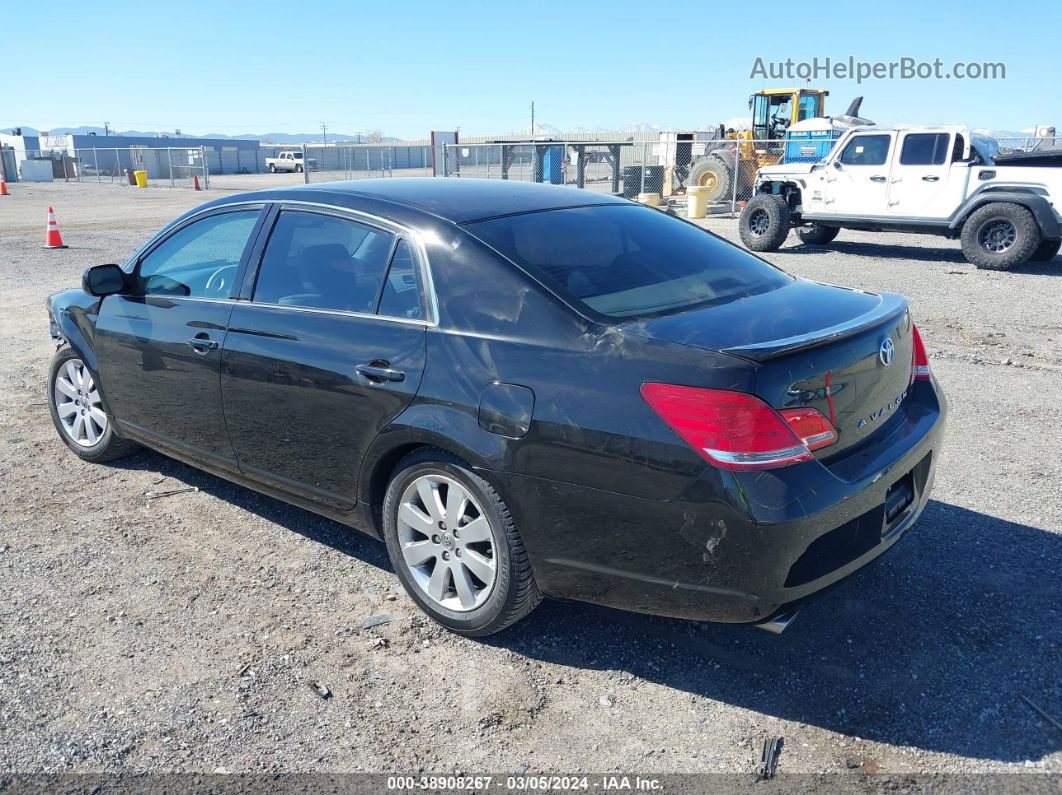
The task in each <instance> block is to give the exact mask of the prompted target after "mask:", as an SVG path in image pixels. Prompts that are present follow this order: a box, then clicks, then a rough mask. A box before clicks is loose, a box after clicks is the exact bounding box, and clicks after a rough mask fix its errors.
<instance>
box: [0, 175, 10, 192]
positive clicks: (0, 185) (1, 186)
mask: <svg viewBox="0 0 1062 795" xmlns="http://www.w3.org/2000/svg"><path fill="white" fill-rule="evenodd" d="M10 195H11V194H10V193H8V192H7V182H5V181H4V180H3V179H2V178H0V196H10Z"/></svg>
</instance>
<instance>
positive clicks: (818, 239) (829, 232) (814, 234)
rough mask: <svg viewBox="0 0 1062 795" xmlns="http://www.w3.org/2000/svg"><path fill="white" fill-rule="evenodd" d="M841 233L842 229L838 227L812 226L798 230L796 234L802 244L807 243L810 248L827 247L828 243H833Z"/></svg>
mask: <svg viewBox="0 0 1062 795" xmlns="http://www.w3.org/2000/svg"><path fill="white" fill-rule="evenodd" d="M840 231H841V229H840V227H837V226H823V225H822V224H812V225H811V226H802V227H800V228H799V229H797V230H796V233H797V237H799V238H800V240H801V242H803V243H807V244H808V245H809V246H825V245H826V244H827V243H830V242H832V241H833V239H834V238H835V237H837V233H838V232H840Z"/></svg>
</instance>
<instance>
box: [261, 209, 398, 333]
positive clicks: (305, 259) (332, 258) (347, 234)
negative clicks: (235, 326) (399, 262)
mask: <svg viewBox="0 0 1062 795" xmlns="http://www.w3.org/2000/svg"><path fill="white" fill-rule="evenodd" d="M394 244H395V238H394V235H391V234H389V233H387V232H384V231H381V230H379V229H376V228H374V227H371V226H368V225H366V224H361V223H358V222H357V221H351V220H349V219H346V218H338V217H336V216H332V215H322V214H319V213H310V212H301V211H297V210H284V211H282V212H281V213H280V215H279V216H278V218H277V221H276V224H275V225H274V226H273V233H272V234H271V235H270V238H269V243H268V245H267V246H266V250H265V256H264V257H263V258H262V265H261V268H260V269H259V272H258V281H257V283H256V284H255V289H254V300H255V301H257V302H259V303H267V304H282V305H286V306H302V307H310V308H314V309H337V310H343V311H347V312H365V313H368V312H372V311H373V309H374V308H375V306H376V300H377V296H378V295H379V293H380V287H381V284H382V283H383V279H384V274H385V273H386V272H387V266H388V263H389V262H390V260H391V254H392V251H393V249H394Z"/></svg>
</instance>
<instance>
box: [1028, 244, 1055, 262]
mask: <svg viewBox="0 0 1062 795" xmlns="http://www.w3.org/2000/svg"><path fill="white" fill-rule="evenodd" d="M1059 247H1062V240H1045V241H1043V242H1042V243H1041V244H1040V245H1039V247H1038V248H1037V249H1036V251H1034V252H1033V255H1032V256H1031V257H1029V262H1050V261H1051V260H1053V259H1054V258H1055V256H1056V255H1057V254H1058V249H1059Z"/></svg>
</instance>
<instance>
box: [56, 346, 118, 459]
mask: <svg viewBox="0 0 1062 795" xmlns="http://www.w3.org/2000/svg"><path fill="white" fill-rule="evenodd" d="M52 400H53V401H54V402H55V411H56V414H57V415H58V416H59V423H60V425H62V426H63V432H64V433H65V434H66V435H67V437H68V438H69V439H70V440H71V441H72V442H74V443H75V444H77V445H79V446H81V447H92V446H93V445H95V444H97V443H98V442H99V441H100V439H102V438H103V435H104V434H105V433H106V432H107V422H108V420H107V413H106V412H105V411H104V410H103V403H102V402H101V401H100V393H99V391H98V390H97V389H96V384H95V382H94V381H93V380H92V374H91V373H90V372H89V371H88V368H87V367H85V363H84V362H82V361H81V360H80V359H71V360H70V361H68V362H67V363H66V364H65V365H63V366H62V367H61V368H60V369H59V372H57V373H56V374H55V383H54V384H53V385H52Z"/></svg>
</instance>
